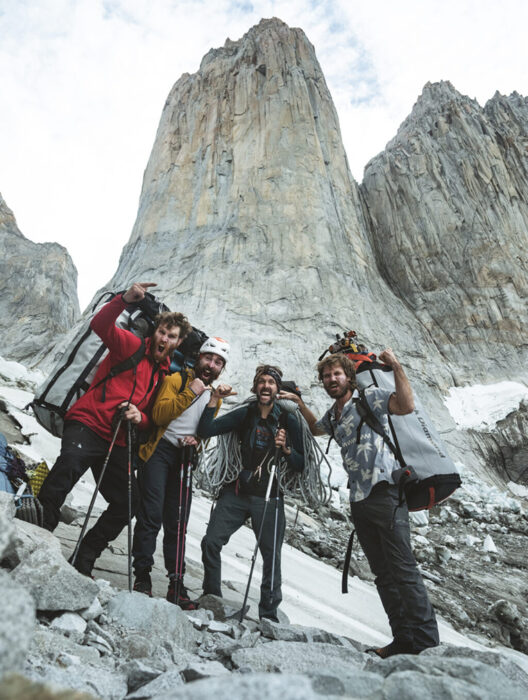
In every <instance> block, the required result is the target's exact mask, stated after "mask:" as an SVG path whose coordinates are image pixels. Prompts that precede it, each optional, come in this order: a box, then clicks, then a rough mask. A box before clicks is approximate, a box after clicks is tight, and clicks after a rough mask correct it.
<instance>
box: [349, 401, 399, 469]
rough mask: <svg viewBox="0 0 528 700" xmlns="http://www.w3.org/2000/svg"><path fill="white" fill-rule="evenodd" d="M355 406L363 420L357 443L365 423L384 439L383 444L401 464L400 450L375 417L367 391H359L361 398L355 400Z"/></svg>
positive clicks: (360, 423)
mask: <svg viewBox="0 0 528 700" xmlns="http://www.w3.org/2000/svg"><path fill="white" fill-rule="evenodd" d="M355 404H356V408H357V411H358V413H359V416H360V418H361V420H360V422H359V425H358V429H357V442H359V437H360V433H361V428H362V427H363V423H366V424H367V425H368V426H369V428H371V429H372V430H373V431H374V432H375V433H376V434H377V435H379V436H380V437H381V438H383V442H384V443H385V444H386V445H387V447H388V448H389V450H390V451H391V452H392V454H393V455H394V457H395V458H396V459H397V460H398V462H400V461H401V460H400V457H399V455H398V450H397V449H396V446H395V445H394V443H393V442H392V441H391V440H390V438H389V436H388V435H387V433H386V432H385V430H384V429H383V426H382V425H381V423H380V422H379V420H378V418H377V417H376V416H375V415H374V413H373V411H372V409H371V408H370V406H369V403H368V401H367V397H366V396H365V389H360V390H359V398H357V399H355Z"/></svg>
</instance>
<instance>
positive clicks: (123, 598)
mask: <svg viewBox="0 0 528 700" xmlns="http://www.w3.org/2000/svg"><path fill="white" fill-rule="evenodd" d="M107 614H108V617H109V619H110V620H113V621H114V622H117V623H119V624H120V625H122V626H123V627H126V628H128V629H132V630H136V631H137V632H140V633H144V634H146V635H147V636H148V637H149V638H150V639H153V638H159V639H167V640H170V641H171V642H172V643H174V644H177V645H178V646H179V647H181V648H182V649H187V650H190V651H194V650H195V649H196V640H197V639H198V636H197V633H196V632H195V630H194V627H193V625H192V623H191V622H190V621H189V620H188V619H187V616H186V615H185V613H184V612H183V611H182V610H181V608H179V607H178V606H177V605H173V604H172V603H169V602H168V601H166V600H160V599H158V598H149V597H148V596H146V595H144V594H142V593H135V592H132V593H128V592H126V591H122V592H121V593H118V594H117V595H116V596H115V597H114V598H112V600H111V601H110V602H109V603H108V606H107Z"/></svg>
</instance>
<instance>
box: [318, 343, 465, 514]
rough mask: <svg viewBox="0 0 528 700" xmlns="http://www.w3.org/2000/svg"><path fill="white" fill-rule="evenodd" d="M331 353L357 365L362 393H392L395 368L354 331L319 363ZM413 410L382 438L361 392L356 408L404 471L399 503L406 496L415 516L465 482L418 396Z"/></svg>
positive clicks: (397, 477)
mask: <svg viewBox="0 0 528 700" xmlns="http://www.w3.org/2000/svg"><path fill="white" fill-rule="evenodd" d="M327 352H330V353H343V354H344V355H346V356H347V357H348V358H349V359H351V360H352V361H353V362H354V364H355V368H356V379H357V384H358V388H359V389H360V390H364V389H366V388H367V387H370V386H374V387H379V388H381V389H388V390H389V391H394V389H395V386H394V375H393V373H392V370H391V368H390V367H388V366H387V365H383V364H380V363H379V362H377V360H376V355H374V354H373V353H371V352H369V351H368V350H367V348H366V347H365V346H364V345H362V344H361V343H359V342H358V338H357V333H356V332H355V331H347V332H345V333H343V334H342V336H339V335H338V334H337V335H336V341H335V342H334V343H333V344H332V345H331V346H330V347H329V348H327V349H326V350H325V351H324V352H323V354H322V355H321V356H320V357H319V360H322V358H323V357H324V356H325V355H326V353H327ZM414 405H415V408H414V411H413V412H412V413H410V414H408V415H406V416H389V426H390V431H391V434H390V435H386V434H385V433H384V430H383V428H382V426H381V424H380V423H379V421H378V419H377V418H376V416H375V415H374V414H373V413H372V411H371V410H370V407H369V405H368V403H367V401H366V400H365V397H364V394H363V393H362V392H361V391H360V400H359V401H358V403H357V408H358V411H359V413H360V416H361V417H362V418H363V420H364V421H365V423H367V425H369V426H370V427H371V428H372V429H373V430H374V432H376V433H378V434H379V435H381V436H382V437H383V439H384V442H385V444H386V445H387V447H388V448H389V449H390V450H391V451H392V453H393V454H394V456H395V457H396V459H397V460H398V462H399V463H400V465H401V469H399V470H398V471H396V472H393V475H392V476H393V479H394V481H395V482H397V483H398V486H399V488H400V498H402V497H403V495H405V500H406V502H407V506H408V508H409V510H415V511H416V510H428V509H429V508H432V507H433V506H434V505H436V504H437V503H441V502H442V501H444V500H445V499H446V498H448V497H449V496H450V495H451V494H452V493H453V492H454V491H455V490H456V489H457V488H458V487H459V486H460V484H461V480H460V475H459V474H458V471H457V468H456V467H455V464H454V462H453V460H452V459H451V458H450V457H449V455H448V453H447V450H446V447H445V445H444V443H443V441H442V439H441V437H440V436H439V435H438V433H437V431H436V429H435V427H434V425H433V423H432V421H431V419H430V418H429V416H428V415H427V413H426V412H425V410H424V408H423V406H422V404H421V402H420V399H419V398H418V397H417V396H416V394H414Z"/></svg>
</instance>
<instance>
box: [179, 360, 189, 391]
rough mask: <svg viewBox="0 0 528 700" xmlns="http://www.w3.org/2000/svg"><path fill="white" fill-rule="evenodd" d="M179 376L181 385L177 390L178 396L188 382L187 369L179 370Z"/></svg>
mask: <svg viewBox="0 0 528 700" xmlns="http://www.w3.org/2000/svg"><path fill="white" fill-rule="evenodd" d="M180 374H181V384H180V388H179V389H178V394H181V393H182V391H185V387H186V386H187V382H188V380H189V372H188V371H187V367H182V368H181V370H180Z"/></svg>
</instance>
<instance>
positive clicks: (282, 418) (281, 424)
mask: <svg viewBox="0 0 528 700" xmlns="http://www.w3.org/2000/svg"><path fill="white" fill-rule="evenodd" d="M286 420H287V419H286V414H285V413H284V412H283V413H281V415H280V417H279V428H278V430H281V429H284V430H286V425H287V423H286ZM277 432H278V431H277ZM279 449H280V448H277V449H276V450H275V464H276V465H277V494H276V496H275V525H274V528H273V548H272V556H273V558H272V560H271V561H272V563H271V582H270V598H269V600H270V605H271V603H273V584H274V583H275V555H276V552H277V529H278V520H279V499H280V485H281V483H280V477H281V475H280V468H279Z"/></svg>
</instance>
